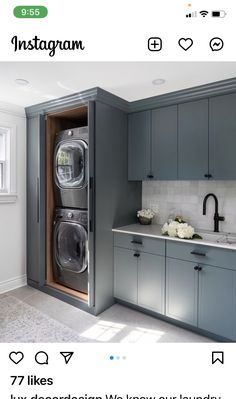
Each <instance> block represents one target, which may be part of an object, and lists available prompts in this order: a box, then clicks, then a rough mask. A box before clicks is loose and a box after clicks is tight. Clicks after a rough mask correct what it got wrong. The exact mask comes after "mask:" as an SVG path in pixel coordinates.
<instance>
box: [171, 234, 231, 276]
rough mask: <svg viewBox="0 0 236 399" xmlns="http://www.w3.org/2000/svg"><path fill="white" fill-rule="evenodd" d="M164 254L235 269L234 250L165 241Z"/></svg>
mask: <svg viewBox="0 0 236 399" xmlns="http://www.w3.org/2000/svg"><path fill="white" fill-rule="evenodd" d="M166 255H167V256H168V257H170V258H176V259H183V260H188V261H190V262H196V263H203V264H207V265H212V266H218V267H222V268H224V269H232V270H236V251H234V250H230V249H229V250H228V249H223V248H214V247H208V246H205V245H198V244H194V243H191V244H190V243H189V244H185V243H182V242H181V243H178V242H173V241H172V242H170V241H167V245H166Z"/></svg>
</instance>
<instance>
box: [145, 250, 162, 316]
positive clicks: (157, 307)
mask: <svg viewBox="0 0 236 399" xmlns="http://www.w3.org/2000/svg"><path fill="white" fill-rule="evenodd" d="M138 305H139V306H141V307H143V308H146V309H150V310H153V311H155V312H158V313H160V314H164V311H165V257H164V256H158V255H152V254H148V253H141V254H140V257H139V258H138Z"/></svg>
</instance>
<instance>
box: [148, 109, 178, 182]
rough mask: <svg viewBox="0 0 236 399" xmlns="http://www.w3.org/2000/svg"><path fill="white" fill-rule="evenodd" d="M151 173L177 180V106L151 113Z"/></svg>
mask: <svg viewBox="0 0 236 399" xmlns="http://www.w3.org/2000/svg"><path fill="white" fill-rule="evenodd" d="M151 147H152V173H153V176H154V179H156V180H177V105H174V106H171V107H164V108H159V109H156V110H153V111H152V146H151Z"/></svg>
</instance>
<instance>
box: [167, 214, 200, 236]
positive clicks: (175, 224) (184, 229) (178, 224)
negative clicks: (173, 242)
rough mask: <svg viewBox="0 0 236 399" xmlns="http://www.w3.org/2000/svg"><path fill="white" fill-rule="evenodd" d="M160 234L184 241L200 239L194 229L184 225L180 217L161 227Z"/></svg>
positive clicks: (186, 224)
mask: <svg viewBox="0 0 236 399" xmlns="http://www.w3.org/2000/svg"><path fill="white" fill-rule="evenodd" d="M161 231H162V234H163V235H165V236H169V237H178V238H182V239H186V240H192V239H194V238H197V239H201V238H202V237H201V236H199V235H198V234H196V233H195V231H194V228H193V227H192V226H190V225H189V224H188V223H186V222H185V221H184V220H183V218H182V216H176V218H175V220H171V221H170V222H169V223H165V224H164V226H163V227H162V230H161Z"/></svg>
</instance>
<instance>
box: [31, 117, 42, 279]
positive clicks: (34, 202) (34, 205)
mask: <svg viewBox="0 0 236 399" xmlns="http://www.w3.org/2000/svg"><path fill="white" fill-rule="evenodd" d="M44 125H45V120H44V116H42V115H37V116H35V117H33V118H29V119H28V120H27V154H28V156H27V279H28V280H30V281H31V283H32V284H39V285H42V284H43V282H44V275H45V273H44V271H42V269H41V267H40V262H43V261H44V255H43V253H44V245H45V239H44V237H45V235H44V225H42V224H41V223H40V219H44V208H45V204H44V194H45V189H44V186H43V182H42V180H41V179H40V178H43V176H44V163H45V159H44V153H43V151H40V147H41V148H45V146H44V137H43V133H44V128H45V126H44ZM42 234H43V238H42Z"/></svg>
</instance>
